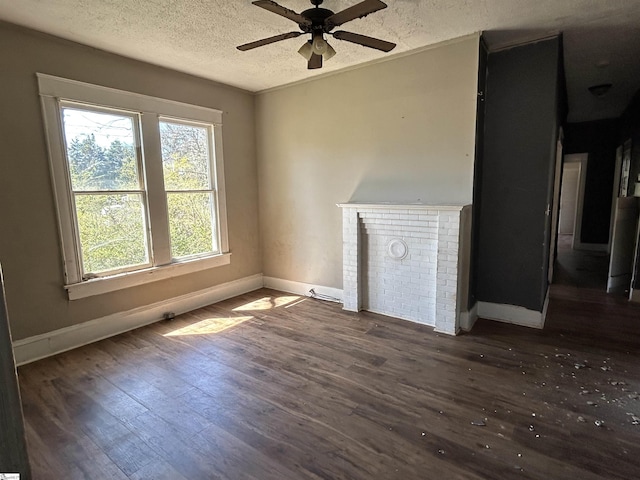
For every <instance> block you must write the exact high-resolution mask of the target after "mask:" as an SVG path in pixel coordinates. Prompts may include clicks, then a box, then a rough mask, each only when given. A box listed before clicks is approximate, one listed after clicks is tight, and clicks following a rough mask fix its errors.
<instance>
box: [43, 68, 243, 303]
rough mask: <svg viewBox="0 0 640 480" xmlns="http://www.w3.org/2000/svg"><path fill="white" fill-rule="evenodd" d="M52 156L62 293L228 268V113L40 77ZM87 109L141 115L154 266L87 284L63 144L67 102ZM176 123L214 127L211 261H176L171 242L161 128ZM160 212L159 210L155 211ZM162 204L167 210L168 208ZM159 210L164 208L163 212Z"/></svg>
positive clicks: (71, 295) (74, 295)
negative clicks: (214, 244) (215, 248)
mask: <svg viewBox="0 0 640 480" xmlns="http://www.w3.org/2000/svg"><path fill="white" fill-rule="evenodd" d="M36 76H37V80H38V87H39V92H40V100H41V105H42V112H43V117H44V126H45V136H46V140H47V147H48V151H49V162H50V169H51V177H52V184H53V190H54V197H55V204H56V211H57V216H58V228H59V236H60V241H61V250H62V263H63V271H64V288H65V289H66V290H67V293H68V296H69V299H70V300H75V299H78V298H84V297H88V296H92V295H99V294H102V293H107V292H111V291H115V290H120V289H124V288H129V287H133V286H137V285H142V284H146V283H149V282H153V281H158V280H164V279H167V278H172V277H175V276H178V275H184V274H188V273H193V272H197V271H200V270H204V269H208V268H213V267H216V266H221V265H227V264H229V263H230V261H231V260H230V256H231V253H230V251H229V241H228V230H227V212H226V195H225V185H224V159H223V148H222V111H220V110H215V109H211V108H207V107H202V106H198V105H191V104H187V103H182V102H176V101H173V100H166V99H162V98H158V97H152V96H148V95H142V94H138V93H132V92H127V91H124V90H117V89H113V88H109V87H103V86H99V85H93V84H88V83H84V82H79V81H76V80H69V79H64V78H60V77H55V76H52V75H47V74H42V73H37V74H36ZM63 102H68V103H74V104H76V105H78V104H86V105H87V107H89V108H90V107H92V106H93V107H97V108H103V109H106V110H109V109H112V110H123V111H127V112H131V113H134V114H137V115H139V129H140V138H139V140H140V142H139V143H140V145H138V146H137V149H138V150H139V151H137V154H138V157H139V158H140V160H139V162H140V167H141V168H142V171H140V172H139V175H141V176H142V180H143V183H142V184H141V186H143V187H144V188H145V192H146V202H147V217H148V218H147V229H148V240H149V242H150V243H151V248H150V261H151V266H150V267H142V268H140V269H136V270H133V271H126V272H121V273H115V274H107V275H105V276H100V277H98V278H92V279H83V278H82V268H81V263H80V262H81V257H80V255H81V250H80V244H79V239H78V236H77V227H76V225H77V224H76V220H75V214H76V213H75V206H74V203H73V190H72V188H71V183H70V182H71V181H70V175H69V165H68V162H67V157H66V144H65V138H64V129H63V118H62V108H61V106H62V103H63ZM161 118H172V119H175V120H179V121H184V122H197V123H201V124H209V125H211V126H212V138H211V139H210V140H211V141H212V145H211V146H212V148H211V155H212V157H213V158H212V159H211V160H212V161H211V167H212V170H211V172H210V173H211V177H212V178H211V183H212V189H213V195H214V202H215V213H216V218H215V220H216V222H215V225H214V228H216V229H217V231H218V238H219V242H220V244H219V247H220V248H219V252H220V253H215V254H213V255H205V256H197V257H185V258H182V259H172V258H171V249H170V243H169V242H170V239H169V228H168V227H169V225H168V213H167V206H166V198H165V197H166V192H165V189H164V179H163V170H162V168H163V167H162V153H161V146H160V131H159V122H160V121H161ZM151 205H154V208H151ZM162 205H164V207H163V208H162ZM158 206H160V208H159V207H158Z"/></svg>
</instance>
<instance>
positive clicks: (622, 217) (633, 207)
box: [607, 197, 638, 292]
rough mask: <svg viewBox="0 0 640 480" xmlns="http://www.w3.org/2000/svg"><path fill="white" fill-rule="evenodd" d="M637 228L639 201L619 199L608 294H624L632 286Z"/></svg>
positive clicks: (633, 198)
mask: <svg viewBox="0 0 640 480" xmlns="http://www.w3.org/2000/svg"><path fill="white" fill-rule="evenodd" d="M637 228H638V202H637V199H636V198H635V197H620V198H617V199H616V210H615V216H614V225H613V238H612V239H611V258H610V260H609V278H608V280H607V292H624V291H625V290H627V289H629V288H630V286H631V277H632V274H633V260H634V258H633V257H634V252H635V247H636V232H637Z"/></svg>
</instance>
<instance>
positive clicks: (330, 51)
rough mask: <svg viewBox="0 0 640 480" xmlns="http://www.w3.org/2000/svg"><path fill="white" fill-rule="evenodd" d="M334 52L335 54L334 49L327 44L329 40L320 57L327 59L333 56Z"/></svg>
mask: <svg viewBox="0 0 640 480" xmlns="http://www.w3.org/2000/svg"><path fill="white" fill-rule="evenodd" d="M335 54H336V51H335V50H334V49H333V47H332V46H331V45H329V42H327V51H326V52H324V55H322V59H323V60H324V61H325V62H326V61H327V60H329V59H331V58H333V56H334V55H335Z"/></svg>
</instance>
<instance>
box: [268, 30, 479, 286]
mask: <svg viewBox="0 0 640 480" xmlns="http://www.w3.org/2000/svg"><path fill="white" fill-rule="evenodd" d="M477 76H478V36H477V35H473V36H469V37H465V38H462V39H459V40H457V41H454V42H449V43H448V44H443V45H440V46H437V47H433V48H431V49H428V50H424V51H421V52H418V53H415V54H412V55H407V56H399V57H395V58H393V59H391V60H389V61H385V62H380V63H374V64H370V65H367V66H365V67H362V68H357V69H353V70H349V71H346V72H342V73H339V74H335V75H328V76H325V77H321V78H320V79H317V80H313V81H309V82H305V83H301V84H296V85H293V86H290V87H286V88H282V89H278V90H274V91H270V92H265V93H262V94H260V95H258V96H257V98H256V131H257V151H258V182H259V200H260V207H259V208H260V223H261V239H262V251H263V272H264V274H265V275H266V276H270V277H276V278H282V279H287V280H295V281H300V282H306V283H310V284H318V285H325V286H329V287H335V288H340V287H341V285H342V220H341V212H340V209H339V208H338V207H336V204H337V203H343V202H348V201H352V202H353V201H377V202H385V201H390V202H395V203H413V202H421V203H427V204H458V205H464V204H468V203H471V200H472V190H473V162H474V149H475V120H476V95H477Z"/></svg>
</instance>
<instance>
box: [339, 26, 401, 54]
mask: <svg viewBox="0 0 640 480" xmlns="http://www.w3.org/2000/svg"><path fill="white" fill-rule="evenodd" d="M332 35H333V36H334V38H337V39H338V40H344V41H346V42H351V43H357V44H358V45H362V46H363V47H369V48H375V49H376V50H382V51H383V52H390V51H391V50H393V49H394V48H395V46H396V44H395V43H391V42H386V41H384V40H380V39H379V38H373V37H367V36H366V35H360V34H359V33H351V32H345V31H342V30H338V31H337V32H333V33H332Z"/></svg>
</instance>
